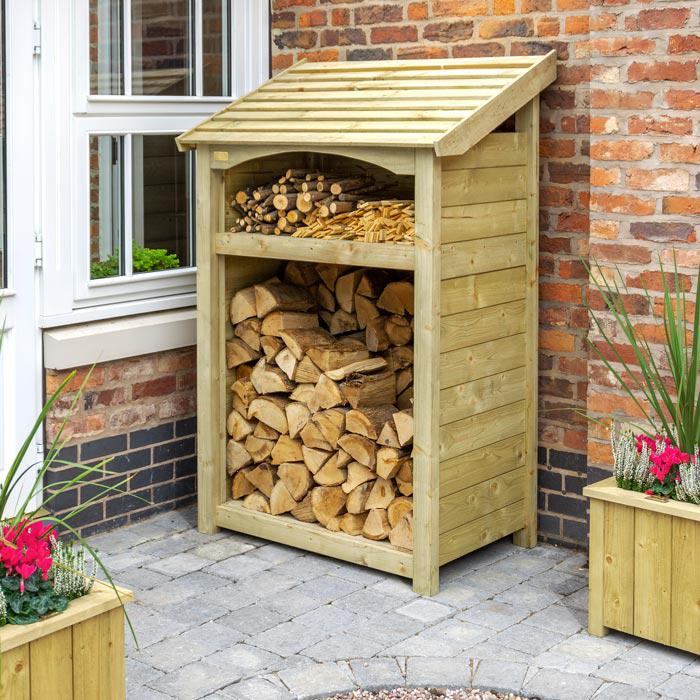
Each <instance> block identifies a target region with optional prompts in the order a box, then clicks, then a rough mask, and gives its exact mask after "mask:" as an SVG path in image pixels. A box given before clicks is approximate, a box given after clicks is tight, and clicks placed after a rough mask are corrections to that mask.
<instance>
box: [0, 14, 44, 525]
mask: <svg viewBox="0 0 700 700" xmlns="http://www.w3.org/2000/svg"><path fill="white" fill-rule="evenodd" d="M32 6H33V3H32V2H29V1H28V0H5V68H6V83H5V85H6V99H5V104H6V107H7V113H6V159H7V160H6V193H7V194H6V196H7V202H6V208H7V251H6V256H7V273H8V274H7V281H6V284H7V287H6V289H4V290H2V291H0V294H2V296H3V300H2V303H1V304H0V319H4V321H5V329H6V333H5V337H4V340H3V347H2V353H1V354H0V475H1V476H2V478H3V479H4V475H5V473H6V470H7V468H8V467H9V465H10V462H11V460H12V459H13V458H14V456H15V455H16V454H17V451H18V450H19V447H20V446H21V444H22V442H23V441H24V440H25V439H26V437H27V435H28V434H29V431H30V429H31V426H32V425H33V424H34V421H35V420H36V417H37V415H38V413H39V410H40V404H41V391H42V373H43V369H42V362H41V354H40V348H41V343H40V340H41V336H40V331H39V328H38V324H37V310H38V307H37V289H38V285H37V274H36V269H35V258H36V253H35V250H36V247H35V243H34V240H35V234H38V232H39V231H40V220H39V211H40V210H39V206H38V199H37V195H38V185H39V172H40V170H39V165H40V163H39V159H38V149H37V147H36V144H37V138H38V134H37V132H36V128H35V127H36V124H37V121H36V119H35V114H36V112H37V111H38V107H39V106H38V103H37V101H36V100H37V98H38V65H37V58H35V57H34V55H33V47H34V43H35V42H34V31H33V28H34V17H33V12H34V8H33V7H32ZM42 454H43V431H42V430H40V431H39V432H38V434H37V436H36V439H35V444H33V445H32V446H31V447H30V449H29V450H28V452H27V455H26V458H25V460H24V464H23V467H33V468H30V471H29V472H28V473H27V475H26V477H25V478H24V480H23V488H20V489H19V491H18V493H17V496H18V498H19V497H20V496H21V497H22V498H24V497H26V495H27V493H28V488H29V486H30V485H31V483H32V482H33V481H34V476H35V474H36V471H37V470H38V468H39V463H40V460H41V457H42ZM37 500H38V499H35V501H34V503H33V505H37ZM13 501H14V499H13ZM5 515H8V513H5Z"/></svg>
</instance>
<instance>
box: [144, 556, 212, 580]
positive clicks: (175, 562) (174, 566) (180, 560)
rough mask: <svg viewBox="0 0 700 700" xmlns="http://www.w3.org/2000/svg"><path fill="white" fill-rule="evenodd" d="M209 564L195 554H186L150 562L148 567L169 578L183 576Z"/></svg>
mask: <svg viewBox="0 0 700 700" xmlns="http://www.w3.org/2000/svg"><path fill="white" fill-rule="evenodd" d="M207 564H209V561H208V560H207V559H201V558H200V557H196V556H195V555H194V554H190V553H189V552H184V553H182V554H174V555H172V556H170V557H165V558H164V559H159V560H158V561H149V563H148V564H146V566H147V567H148V568H149V569H152V570H153V571H158V572H160V573H161V574H166V575H169V576H182V575H184V574H187V573H189V572H192V571H198V570H199V569H203V568H204V567H205V566H207Z"/></svg>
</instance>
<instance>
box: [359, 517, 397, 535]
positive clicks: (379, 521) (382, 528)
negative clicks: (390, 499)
mask: <svg viewBox="0 0 700 700" xmlns="http://www.w3.org/2000/svg"><path fill="white" fill-rule="evenodd" d="M390 530H391V528H390V527H389V519H388V518H387V517H386V511H385V510H370V512H369V513H368V515H367V519H366V520H365V524H364V527H363V528H362V534H363V536H364V537H366V538H367V539H369V540H385V539H386V538H387V537H389V532H390Z"/></svg>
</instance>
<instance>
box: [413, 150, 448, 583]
mask: <svg viewBox="0 0 700 700" xmlns="http://www.w3.org/2000/svg"><path fill="white" fill-rule="evenodd" d="M415 172H416V182H415V191H416V205H415V207H416V242H415V248H416V273H415V298H416V305H415V308H416V315H415V338H414V345H415V348H416V359H415V378H414V397H415V400H414V422H415V435H414V438H413V464H414V472H413V475H414V476H413V480H414V481H413V483H414V493H413V504H414V506H413V507H414V523H415V526H414V529H413V537H414V542H413V590H414V591H415V592H416V593H420V594H421V595H428V596H430V595H435V594H436V593H437V592H438V586H439V538H440V528H439V525H440V523H439V519H438V518H439V506H440V493H439V486H440V471H439V470H440V459H439V441H440V435H439V432H440V424H439V415H440V410H439V409H440V213H441V212H440V189H441V171H440V161H439V160H438V159H437V157H436V156H435V154H434V153H433V150H432V149H417V150H416V167H415Z"/></svg>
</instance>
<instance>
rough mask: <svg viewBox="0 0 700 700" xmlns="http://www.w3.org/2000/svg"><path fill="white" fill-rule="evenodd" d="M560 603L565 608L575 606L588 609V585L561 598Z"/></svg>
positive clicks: (579, 608)
mask: <svg viewBox="0 0 700 700" xmlns="http://www.w3.org/2000/svg"><path fill="white" fill-rule="evenodd" d="M561 604H562V605H564V606H566V607H567V608H577V609H578V610H586V611H587V610H588V587H587V586H584V587H583V588H581V589H580V590H578V591H576V593H572V594H571V595H567V596H566V597H564V598H562V600H561Z"/></svg>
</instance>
